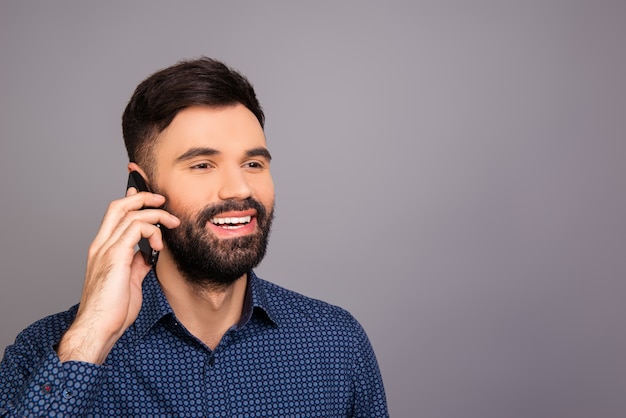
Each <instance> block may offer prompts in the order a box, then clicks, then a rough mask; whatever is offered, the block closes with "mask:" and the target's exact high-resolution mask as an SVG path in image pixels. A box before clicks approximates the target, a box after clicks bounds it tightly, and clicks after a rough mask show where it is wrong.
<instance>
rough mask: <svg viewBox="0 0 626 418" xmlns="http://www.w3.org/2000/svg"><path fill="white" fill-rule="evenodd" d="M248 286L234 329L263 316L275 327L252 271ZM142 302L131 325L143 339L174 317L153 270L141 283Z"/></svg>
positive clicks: (262, 287) (260, 286) (262, 288)
mask: <svg viewBox="0 0 626 418" xmlns="http://www.w3.org/2000/svg"><path fill="white" fill-rule="evenodd" d="M247 280H248V284H247V286H246V295H245V298H244V306H243V311H242V314H241V319H240V320H239V323H237V324H236V325H235V329H237V330H239V329H241V328H243V327H245V326H246V324H247V323H248V322H249V321H250V319H251V318H252V316H253V315H259V316H264V317H265V318H266V319H267V320H268V321H269V322H270V323H272V324H273V325H276V324H277V323H276V321H275V320H274V319H273V318H275V315H273V314H272V312H271V311H272V309H271V307H270V304H269V303H268V298H267V293H266V289H265V286H264V285H265V283H264V282H263V280H261V279H260V278H258V277H257V276H256V274H254V272H253V271H252V270H250V272H249V273H248V279H247ZM142 287H143V301H142V304H141V310H140V311H139V315H137V319H136V320H135V323H134V324H133V328H134V331H135V336H136V338H141V337H143V336H144V335H145V334H146V333H147V332H148V331H149V330H150V329H151V328H152V327H153V326H154V325H155V324H156V323H158V322H159V321H160V320H161V319H162V318H165V317H174V311H173V310H172V307H171V306H170V304H169V302H168V301H167V298H166V297H165V294H164V293H163V289H161V285H160V284H159V281H158V279H157V278H156V274H155V273H154V269H151V270H150V271H149V272H148V274H147V275H146V277H145V278H144V281H143V285H142Z"/></svg>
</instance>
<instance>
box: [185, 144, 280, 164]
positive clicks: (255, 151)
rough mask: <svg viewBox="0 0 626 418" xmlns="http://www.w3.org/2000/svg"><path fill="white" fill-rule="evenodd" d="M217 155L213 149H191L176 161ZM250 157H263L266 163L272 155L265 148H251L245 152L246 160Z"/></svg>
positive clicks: (216, 151) (217, 152)
mask: <svg viewBox="0 0 626 418" xmlns="http://www.w3.org/2000/svg"><path fill="white" fill-rule="evenodd" d="M218 154H220V151H218V150H216V149H215V148H205V147H198V148H191V149H188V150H187V151H185V152H184V153H182V154H181V155H179V156H178V158H176V161H178V162H182V161H187V160H191V159H193V158H196V157H211V156H214V155H218ZM252 157H263V158H265V159H267V160H268V161H271V160H272V155H271V154H270V152H269V151H268V150H267V148H265V147H257V148H252V149H249V150H248V151H246V158H252Z"/></svg>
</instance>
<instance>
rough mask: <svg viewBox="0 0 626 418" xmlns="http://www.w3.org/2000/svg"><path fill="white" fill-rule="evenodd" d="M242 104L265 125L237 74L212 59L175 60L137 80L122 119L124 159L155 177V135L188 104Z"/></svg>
mask: <svg viewBox="0 0 626 418" xmlns="http://www.w3.org/2000/svg"><path fill="white" fill-rule="evenodd" d="M236 104H242V105H244V106H245V107H247V108H248V109H249V110H250V111H251V112H252V113H253V114H254V116H256V118H257V119H258V121H259V123H260V124H261V127H262V128H263V127H264V125H265V115H264V114H263V109H262V108H261V105H260V104H259V101H258V100H257V97H256V94H255V92H254V88H253V87H252V84H251V83H250V82H249V81H248V79H247V78H246V77H245V76H243V75H242V74H241V73H239V72H237V71H236V70H234V69H232V68H230V67H228V66H227V65H225V64H224V63H222V62H220V61H217V60H215V59H212V58H207V57H201V58H199V59H193V60H185V61H180V62H178V63H177V64H175V65H173V66H171V67H167V68H164V69H162V70H160V71H157V72H156V73H154V74H152V75H151V76H149V77H148V78H146V79H145V80H144V81H142V82H141V83H140V84H139V85H138V86H137V88H136V89H135V92H134V93H133V95H132V97H131V99H130V101H129V102H128V105H127V106H126V109H125V110H124V114H123V116H122V133H123V136H124V143H125V145H126V151H127V153H128V159H129V161H131V162H135V163H137V164H138V165H139V166H140V167H142V168H143V170H144V171H146V174H148V176H150V177H151V176H152V175H153V174H154V170H153V163H154V155H153V152H152V151H153V148H154V144H155V143H156V141H155V140H156V137H157V136H158V135H159V134H160V133H161V132H162V131H163V130H164V129H165V128H167V127H168V126H169V124H170V123H172V120H173V119H174V117H175V116H176V114H178V112H179V111H181V110H183V109H185V108H186V107H189V106H196V105H205V106H211V107H224V106H232V105H236Z"/></svg>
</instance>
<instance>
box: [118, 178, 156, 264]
mask: <svg viewBox="0 0 626 418" xmlns="http://www.w3.org/2000/svg"><path fill="white" fill-rule="evenodd" d="M129 187H134V188H135V189H137V191H139V192H150V191H151V190H150V188H149V187H148V185H147V184H146V181H145V180H144V178H143V177H142V175H141V174H139V173H138V172H137V171H131V172H130V173H128V184H127V185H126V190H128V188H129ZM156 226H157V227H158V228H160V227H161V224H156ZM138 245H139V249H140V250H141V252H142V253H143V258H144V259H145V260H146V263H148V264H150V265H151V266H154V265H155V264H156V262H157V260H158V259H159V252H158V251H156V250H154V249H153V248H152V247H151V246H150V242H149V241H148V240H147V239H146V238H141V239H140V240H139V244H138Z"/></svg>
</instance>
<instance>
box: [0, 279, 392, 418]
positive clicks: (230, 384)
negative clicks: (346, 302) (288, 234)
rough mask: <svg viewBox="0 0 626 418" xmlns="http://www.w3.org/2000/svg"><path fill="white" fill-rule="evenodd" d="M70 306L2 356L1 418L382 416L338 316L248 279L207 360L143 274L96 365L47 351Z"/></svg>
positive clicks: (359, 346)
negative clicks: (124, 325) (237, 313)
mask: <svg viewBox="0 0 626 418" xmlns="http://www.w3.org/2000/svg"><path fill="white" fill-rule="evenodd" d="M76 310H77V307H76V306H75V307H73V308H71V309H70V310H68V311H66V312H63V313H59V314H56V315H52V316H49V317H47V318H44V319H42V320H40V321H38V322H36V323H34V324H33V325H31V326H30V327H28V328H27V329H26V330H24V331H23V332H22V333H20V335H19V336H18V337H17V339H16V341H15V344H13V345H11V346H9V347H7V349H6V351H5V355H4V358H3V360H2V363H0V416H2V417H4V416H6V417H22V416H28V417H30V416H50V417H52V416H57V417H59V416H63V417H68V416H69V417H75V416H96V417H98V416H132V417H155V416H168V417H386V416H388V413H387V405H386V400H385V393H384V389H383V384H382V380H381V376H380V372H379V370H378V364H377V362H376V358H375V356H374V352H373V350H372V347H371V345H370V342H369V340H368V338H367V336H366V334H365V332H364V331H363V329H362V327H361V326H360V325H359V324H358V322H357V321H356V320H355V319H354V318H353V317H352V316H351V315H350V314H349V313H348V312H346V311H345V310H343V309H341V308H338V307H335V306H332V305H329V304H327V303H324V302H321V301H318V300H315V299H310V298H307V297H305V296H302V295H300V294H297V293H295V292H292V291H289V290H286V289H283V288H281V287H279V286H277V285H274V284H272V283H269V282H267V281H264V280H262V279H260V278H258V277H256V276H255V274H254V273H252V272H251V273H250V274H249V277H248V286H247V291H246V298H245V301H244V310H243V313H242V318H241V320H240V321H239V323H238V324H236V325H234V326H233V327H232V328H230V329H229V330H228V331H227V332H226V334H225V335H224V337H223V338H222V340H221V341H220V343H219V344H218V345H217V347H215V349H214V350H210V349H209V348H208V347H207V346H206V345H205V344H203V343H202V342H201V341H199V340H198V339H197V338H195V337H194V336H193V335H192V334H190V333H189V332H188V331H187V330H186V329H185V327H184V326H183V325H182V324H181V323H180V322H179V321H178V320H177V319H176V316H175V315H174V313H173V311H172V308H171V307H170V305H169V303H168V302H167V299H166V298H165V295H164V294H163V292H162V290H161V287H160V285H159V283H158V281H157V279H156V277H155V275H154V273H153V272H152V271H151V272H150V273H149V274H148V276H147V277H146V279H145V280H144V284H143V305H142V307H141V311H140V313H139V316H138V317H137V320H136V321H135V322H134V324H133V325H132V326H131V327H130V328H129V329H128V330H127V331H126V332H125V333H124V335H123V336H122V337H121V338H120V339H119V341H118V342H117V343H116V344H115V346H114V347H113V350H112V351H111V353H110V354H109V356H108V357H107V359H106V361H105V363H104V365H94V364H89V363H82V362H75V361H68V362H65V363H61V362H60V361H59V358H58V357H57V355H56V352H55V351H54V346H55V345H56V344H58V342H59V340H60V339H61V336H62V335H63V333H64V331H65V330H66V329H67V328H68V327H69V325H70V324H71V322H72V320H73V319H74V316H75V315H76Z"/></svg>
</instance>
